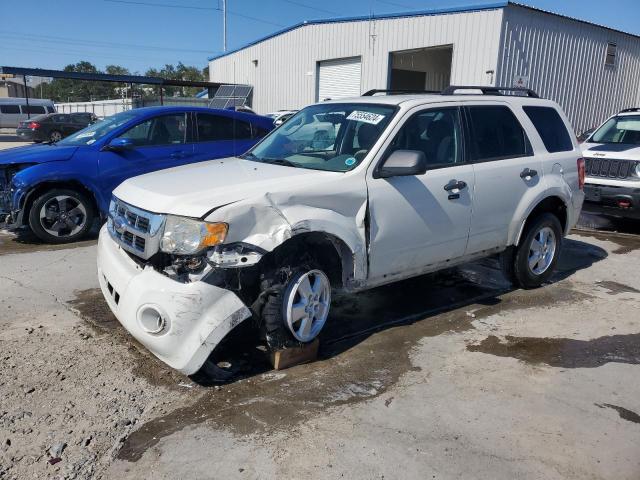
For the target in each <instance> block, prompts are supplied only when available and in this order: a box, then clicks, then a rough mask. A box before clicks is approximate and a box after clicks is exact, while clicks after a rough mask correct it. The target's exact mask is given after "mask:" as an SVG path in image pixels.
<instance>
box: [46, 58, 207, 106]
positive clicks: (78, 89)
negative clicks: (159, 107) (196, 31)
mask: <svg viewBox="0 0 640 480" xmlns="http://www.w3.org/2000/svg"><path fill="white" fill-rule="evenodd" d="M63 70H64V71H65V72H86V73H108V74H110V75H131V72H129V70H128V69H126V68H124V67H121V66H119V65H107V66H106V67H105V70H104V72H102V71H100V70H98V69H97V68H96V66H95V65H93V64H92V63H90V62H86V61H81V62H78V63H76V64H70V65H67V66H66V67H64V69H63ZM134 75H137V73H134ZM145 75H146V76H151V77H162V78H167V79H171V80H189V81H207V80H208V68H205V69H203V70H200V69H198V68H197V67H192V66H187V65H184V64H183V63H182V62H178V64H177V65H170V64H167V65H165V66H164V67H162V68H161V69H155V68H150V69H149V70H147V71H146V72H145ZM200 90H201V89H200V88H190V87H165V88H164V95H165V96H178V97H191V96H194V95H195V94H196V93H198V92H199V91H200ZM40 91H42V98H49V99H52V100H54V101H56V102H88V101H92V100H106V99H114V98H122V97H124V96H126V97H131V94H132V92H131V90H130V87H129V85H128V84H124V83H114V82H87V81H82V80H68V79H64V78H56V79H53V80H52V81H51V82H50V83H44V84H42V86H41V87H38V88H37V89H36V92H37V93H38V94H40ZM159 94H160V92H159V89H158V87H153V86H150V85H149V86H146V85H134V86H133V96H134V97H152V96H158V95H159Z"/></svg>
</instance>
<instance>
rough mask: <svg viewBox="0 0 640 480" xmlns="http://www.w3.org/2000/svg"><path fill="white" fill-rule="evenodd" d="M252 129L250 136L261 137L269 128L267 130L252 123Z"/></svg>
mask: <svg viewBox="0 0 640 480" xmlns="http://www.w3.org/2000/svg"><path fill="white" fill-rule="evenodd" d="M252 129H253V137H252V138H262V137H264V136H265V135H266V134H267V133H269V130H267V129H266V128H262V127H260V126H258V125H252Z"/></svg>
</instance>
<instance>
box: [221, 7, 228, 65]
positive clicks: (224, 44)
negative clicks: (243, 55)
mask: <svg viewBox="0 0 640 480" xmlns="http://www.w3.org/2000/svg"><path fill="white" fill-rule="evenodd" d="M222 51H224V52H226V51H227V0H222Z"/></svg>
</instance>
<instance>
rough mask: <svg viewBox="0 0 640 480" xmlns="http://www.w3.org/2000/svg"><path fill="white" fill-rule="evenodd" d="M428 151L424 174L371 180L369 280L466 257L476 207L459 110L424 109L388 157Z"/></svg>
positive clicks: (410, 121) (400, 134)
mask: <svg viewBox="0 0 640 480" xmlns="http://www.w3.org/2000/svg"><path fill="white" fill-rule="evenodd" d="M395 150H420V151H422V152H424V154H425V156H426V159H427V163H428V168H429V169H428V171H427V173H425V174H424V175H419V176H406V177H394V178H388V179H384V178H371V179H370V180H368V189H369V208H370V218H371V225H370V248H369V280H370V282H371V283H383V282H384V279H385V278H388V279H391V278H394V277H404V276H410V275H412V274H415V273H419V272H421V271H425V270H427V269H429V266H430V265H433V264H438V263H441V262H446V261H447V260H450V259H455V258H457V257H460V256H462V255H464V253H465V250H466V246H467V239H468V236H469V225H470V221H471V211H472V204H473V187H474V173H473V166H472V165H470V164H468V163H466V156H465V151H464V142H463V129H462V121H461V111H460V108H458V107H443V108H429V109H421V110H419V111H417V112H415V113H413V114H412V115H411V117H409V119H408V120H407V121H406V122H405V123H404V124H403V125H402V127H400V129H399V130H398V132H397V133H396V134H395V136H394V139H393V141H392V143H391V145H390V147H389V149H388V151H387V152H385V155H389V154H390V153H391V152H393V151H395Z"/></svg>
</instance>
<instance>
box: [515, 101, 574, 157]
mask: <svg viewBox="0 0 640 480" xmlns="http://www.w3.org/2000/svg"><path fill="white" fill-rule="evenodd" d="M522 109H523V110H524V113H526V114H527V116H528V117H529V119H530V120H531V123H533V126H534V127H536V130H537V131H538V133H539V134H540V138H542V142H543V143H544V146H545V148H546V149H547V152H549V153H555V152H570V151H571V150H573V143H571V137H570V136H569V132H567V127H565V125H564V122H563V121H562V119H561V118H560V115H559V114H558V112H557V111H556V109H555V108H551V107H532V106H529V107H522Z"/></svg>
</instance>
